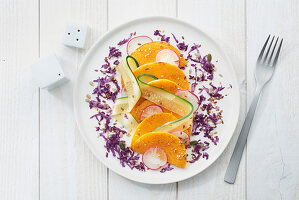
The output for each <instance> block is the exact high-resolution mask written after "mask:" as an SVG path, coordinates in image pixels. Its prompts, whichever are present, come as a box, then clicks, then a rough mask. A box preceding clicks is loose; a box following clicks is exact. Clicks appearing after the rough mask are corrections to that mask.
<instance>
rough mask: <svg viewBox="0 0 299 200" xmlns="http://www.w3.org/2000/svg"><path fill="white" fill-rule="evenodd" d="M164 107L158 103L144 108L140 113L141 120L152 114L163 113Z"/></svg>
mask: <svg viewBox="0 0 299 200" xmlns="http://www.w3.org/2000/svg"><path fill="white" fill-rule="evenodd" d="M162 112H163V109H162V108H161V107H160V106H157V105H149V106H147V107H146V108H144V109H143V111H142V112H141V115H140V121H142V120H144V119H145V118H147V117H149V116H151V115H152V114H156V113H162Z"/></svg>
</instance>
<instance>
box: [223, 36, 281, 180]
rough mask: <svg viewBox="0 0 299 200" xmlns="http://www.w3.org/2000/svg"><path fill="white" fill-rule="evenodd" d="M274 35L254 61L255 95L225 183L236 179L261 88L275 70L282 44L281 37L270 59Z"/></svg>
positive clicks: (225, 177) (229, 165)
mask: <svg viewBox="0 0 299 200" xmlns="http://www.w3.org/2000/svg"><path fill="white" fill-rule="evenodd" d="M274 38H275V36H273V38H272V40H271V43H270V45H269V47H268V49H267V52H266V54H264V51H265V49H266V46H267V44H268V41H269V39H270V35H269V36H268V38H267V40H266V42H265V44H264V46H263V48H262V50H261V53H260V55H259V57H258V59H257V61H256V69H255V82H256V89H255V95H254V98H253V100H252V102H251V105H250V108H249V111H248V113H247V115H246V119H245V122H244V124H243V126H242V130H241V133H240V135H239V138H238V141H237V143H236V146H235V149H234V152H233V155H232V157H231V159H230V161H229V164H228V167H227V170H226V173H225V176H224V181H225V182H227V183H231V184H233V183H234V182H235V179H236V175H237V172H238V168H239V164H240V160H241V158H242V154H243V150H244V146H245V144H246V141H247V137H248V133H249V130H250V126H251V123H252V120H253V117H254V113H255V110H256V106H257V103H258V100H259V97H260V94H261V91H262V89H263V87H264V86H265V84H266V83H268V81H269V80H270V79H271V78H272V75H273V72H274V70H275V67H276V64H277V60H278V56H279V52H280V49H281V45H282V41H283V39H281V41H280V45H279V47H278V50H277V51H276V55H275V58H274V60H273V59H272V57H273V55H274V52H275V49H276V45H277V42H278V40H279V37H278V38H277V39H276V42H275V45H274V47H273V48H272V52H271V54H270V55H269V52H270V50H271V47H272V43H273V41H274Z"/></svg>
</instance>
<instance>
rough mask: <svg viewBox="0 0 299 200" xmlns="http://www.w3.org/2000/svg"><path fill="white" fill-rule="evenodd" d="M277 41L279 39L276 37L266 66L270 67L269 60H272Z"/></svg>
mask: <svg viewBox="0 0 299 200" xmlns="http://www.w3.org/2000/svg"><path fill="white" fill-rule="evenodd" d="M278 39H279V37H277V39H276V42H275V45H274V47H273V50H272V52H271V55H270V58H269V60H268V65H270V62H271V60H272V56H273V54H274V51H275V48H276V45H277V42H278Z"/></svg>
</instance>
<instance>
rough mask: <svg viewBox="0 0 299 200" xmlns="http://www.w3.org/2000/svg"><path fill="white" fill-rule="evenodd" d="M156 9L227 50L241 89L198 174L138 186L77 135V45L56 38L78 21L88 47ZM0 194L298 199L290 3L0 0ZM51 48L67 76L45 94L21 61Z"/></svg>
mask: <svg viewBox="0 0 299 200" xmlns="http://www.w3.org/2000/svg"><path fill="white" fill-rule="evenodd" d="M151 15H166V16H172V17H177V18H180V19H183V20H186V21H189V22H192V23H193V24H194V25H196V26H198V27H199V28H200V29H202V30H204V31H205V32H207V33H208V34H210V35H211V36H212V37H213V38H215V39H216V40H217V41H219V43H220V44H221V45H222V46H223V47H224V48H225V50H226V51H227V53H228V54H229V56H230V58H231V60H232V62H233V65H234V68H235V70H236V72H237V75H238V78H239V81H240V86H241V95H242V109H241V119H240V123H239V125H238V128H237V131H236V133H235V136H234V138H233V140H232V141H231V143H230V145H229V147H228V148H227V149H226V151H225V152H224V153H223V155H222V156H221V157H220V158H219V159H218V160H217V161H216V162H215V163H214V164H213V165H212V166H211V167H210V168H208V169H207V170H205V171H204V172H203V173H201V174H199V175H197V176H195V177H193V178H191V179H188V180H186V181H183V182H179V183H174V184H168V185H146V184H140V183H136V182H133V181H129V180H127V179H125V178H122V177H120V176H118V175H116V174H115V173H113V172H111V171H109V170H108V169H107V168H106V167H104V166H103V165H102V164H101V163H100V162H99V161H98V160H96V158H95V156H93V155H92V153H91V152H90V150H89V149H88V147H87V146H86V145H85V144H84V142H83V140H82V138H81V137H80V135H79V133H78V130H77V128H76V124H75V121H74V117H73V108H72V87H73V81H74V78H75V76H76V73H77V71H78V66H79V64H80V61H81V60H82V58H83V56H84V54H85V53H86V51H76V50H72V49H70V48H66V47H63V46H62V45H61V39H62V34H63V30H64V27H65V24H66V23H67V22H74V23H81V24H88V25H89V26H90V27H91V28H92V29H91V42H90V44H89V46H90V45H91V44H92V43H93V42H94V41H95V40H96V39H97V38H99V37H100V36H101V35H103V34H104V33H105V32H106V31H107V30H109V29H112V28H113V27H115V26H117V25H119V24H121V23H123V22H125V21H128V20H131V19H134V18H138V17H144V16H151ZM0 27H1V28H0V31H1V32H0V199H3V200H6V199H9V200H10V199H25V200H27V199H28V200H36V199H41V200H48V199H49V200H50V199H101V200H102V199H103V200H106V199H109V200H119V199H131V200H134V199H136V200H137V199H138V200H140V199H142V200H148V199H155V200H158V199H161V200H166V199H171V200H172V199H178V200H183V199H184V200H185V199H213V200H214V199H236V200H239V199H240V200H241V199H253V200H255V199H262V200H265V199H271V200H273V199H299V118H298V116H299V106H298V105H299V104H298V102H299V78H298V77H299V65H298V63H299V28H298V27H299V0H292V1H291V0H288V1H284V0H280V1H279V0H276V1H274V0H262V1H261V0H250V1H249V0H248V1H246V0H222V1H217V0H26V1H25V0H0ZM269 33H271V34H276V35H279V36H283V38H284V45H283V49H282V52H281V57H280V61H279V65H278V66H277V70H276V72H275V75H274V77H273V79H272V80H271V82H270V83H269V85H267V86H266V88H265V90H264V93H263V94H262V96H261V99H260V102H259V106H258V110H257V113H256V116H255V119H254V122H253V125H252V128H251V132H250V136H249V139H248V144H247V147H246V149H245V151H244V155H243V159H242V161H241V165H240V169H239V173H238V177H237V180H236V183H235V184H234V185H229V184H227V183H225V182H224V181H223V177H224V173H225V170H226V167H227V165H228V161H229V159H230V156H231V154H232V150H233V146H234V144H235V142H236V139H237V135H238V133H239V131H240V127H241V122H242V121H243V120H244V115H245V111H246V108H248V105H249V103H250V100H251V98H252V95H253V91H254V76H253V72H254V67H255V65H254V64H255V61H256V58H257V55H258V53H259V50H260V48H261V46H262V44H263V43H264V40H265V39H266V37H267V35H268V34H269ZM51 53H55V54H56V55H57V56H58V57H59V59H60V61H61V62H62V63H63V66H64V67H65V70H66V73H67V76H68V77H70V79H71V80H70V82H68V83H67V84H65V85H63V86H62V87H60V88H58V89H56V90H53V91H51V92H48V91H46V90H39V89H38V88H37V87H36V86H34V84H33V82H32V79H31V74H30V69H29V65H30V64H31V63H33V62H35V61H36V60H37V59H38V58H39V57H45V56H47V55H49V54H51Z"/></svg>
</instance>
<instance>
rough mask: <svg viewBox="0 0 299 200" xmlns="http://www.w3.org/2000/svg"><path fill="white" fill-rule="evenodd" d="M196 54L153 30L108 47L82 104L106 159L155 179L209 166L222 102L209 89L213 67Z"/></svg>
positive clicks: (217, 90)
mask: <svg viewBox="0 0 299 200" xmlns="http://www.w3.org/2000/svg"><path fill="white" fill-rule="evenodd" d="M152 38H155V40H153V39H152ZM200 47H201V45H200V44H196V43H193V44H187V43H186V42H185V39H184V37H183V36H181V37H180V38H178V37H176V36H175V35H174V34H169V35H168V36H167V35H166V34H164V31H160V30H155V31H154V33H153V36H151V37H149V36H145V35H140V36H137V34H136V32H135V33H131V34H129V36H128V37H127V38H125V39H123V40H121V41H119V42H118V44H117V46H115V47H109V53H108V56H107V57H105V58H104V62H105V63H104V64H103V65H102V66H100V67H98V68H97V69H95V72H96V73H99V75H98V79H96V80H93V81H91V82H90V85H91V86H92V87H93V91H92V94H91V95H90V94H88V95H87V96H86V102H88V104H89V108H90V109H92V110H94V112H95V113H94V115H92V116H91V117H90V118H91V119H92V120H95V123H96V126H95V129H96V131H97V132H98V134H99V136H100V137H101V138H103V139H104V141H105V146H104V147H105V148H106V151H107V152H106V157H109V155H112V156H113V157H114V158H115V159H118V160H119V161H120V164H121V165H122V166H123V167H126V166H128V167H130V168H131V169H137V170H139V171H147V170H158V169H159V171H160V172H161V173H164V172H166V171H170V170H173V169H174V167H173V166H176V167H179V168H186V166H187V163H190V164H192V163H194V162H197V161H199V160H200V159H209V154H208V151H209V149H210V148H212V147H215V146H217V144H218V142H219V137H218V136H217V132H216V129H217V127H218V126H220V125H221V124H223V123H224V121H223V117H222V110H221V108H220V107H219V106H218V105H217V104H218V102H219V101H221V100H222V99H223V98H224V97H225V95H226V94H225V95H224V94H223V92H224V91H225V90H224V89H225V87H224V86H222V85H221V84H220V83H219V85H216V84H215V83H214V82H213V79H214V76H216V67H215V65H216V63H217V62H218V61H217V60H216V61H214V60H213V59H212V55H211V54H206V55H201V54H200ZM124 48H125V50H126V52H124V51H121V49H124ZM218 76H220V77H222V75H221V74H218ZM231 87H232V86H231V85H230V86H228V87H226V89H229V88H231Z"/></svg>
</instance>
